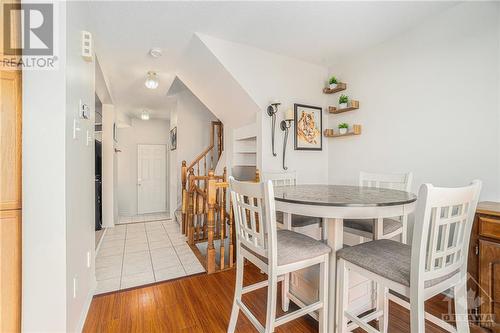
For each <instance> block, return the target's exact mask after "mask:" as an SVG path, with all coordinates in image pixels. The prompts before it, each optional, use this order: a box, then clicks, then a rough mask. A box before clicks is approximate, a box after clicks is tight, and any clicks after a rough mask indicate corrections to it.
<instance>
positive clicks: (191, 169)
mask: <svg viewBox="0 0 500 333" xmlns="http://www.w3.org/2000/svg"><path fill="white" fill-rule="evenodd" d="M223 142H224V130H223V125H222V123H221V122H212V124H211V137H210V145H209V146H208V147H207V148H206V149H205V150H204V151H203V152H202V153H201V154H199V155H198V156H197V157H196V158H195V159H194V160H193V161H192V162H191V163H189V164H188V163H187V162H186V161H182V166H181V183H182V205H181V213H182V221H181V229H182V233H183V234H184V235H186V236H187V242H188V244H189V245H190V246H191V249H192V250H193V251H194V252H195V254H196V255H197V257H198V259H200V261H201V263H202V264H203V265H204V267H205V269H206V271H207V273H208V274H211V273H215V272H218V271H222V270H226V269H230V268H232V267H233V266H234V258H235V254H234V250H235V249H234V243H235V233H234V225H233V221H234V219H233V214H232V210H231V205H230V202H229V195H228V194H229V193H228V187H229V183H228V176H227V169H226V168H224V169H223V172H222V174H221V175H216V174H215V172H214V170H215V168H216V166H217V162H218V161H219V159H220V157H221V154H222V152H223V150H224V145H223ZM256 178H257V181H259V174H258V172H257V175H256ZM202 243H206V251H204V252H205V253H202V251H200V247H202V248H204V249H205V244H202ZM201 245H203V246H201Z"/></svg>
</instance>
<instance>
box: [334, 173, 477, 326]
mask: <svg viewBox="0 0 500 333" xmlns="http://www.w3.org/2000/svg"><path fill="white" fill-rule="evenodd" d="M480 190H481V182H480V181H478V180H475V181H473V182H472V184H471V185H469V186H465V187H459V188H440V187H434V186H432V185H430V184H424V185H422V186H421V187H420V191H419V194H418V201H417V208H416V213H415V214H416V216H415V230H414V233H413V239H412V245H411V246H410V245H407V244H403V243H400V242H396V241H393V240H389V239H381V240H374V241H370V242H366V243H362V244H359V245H355V246H352V247H346V248H343V249H341V250H339V251H337V258H338V262H337V281H338V283H337V288H338V289H337V321H336V322H337V332H348V331H351V329H353V328H355V327H358V326H359V327H361V328H362V329H364V330H366V331H367V332H379V331H377V330H375V328H373V327H372V326H370V325H369V324H368V321H370V320H372V319H375V318H380V320H379V328H380V332H386V331H387V324H388V290H391V291H392V293H396V294H398V295H400V297H401V298H407V299H409V303H406V306H407V307H409V309H410V323H411V332H412V333H420V332H424V331H425V316H426V315H427V314H426V313H425V309H424V302H425V301H426V300H427V299H429V298H431V297H433V296H435V295H437V294H439V293H442V292H444V291H445V290H447V289H452V290H453V299H454V303H455V318H456V331H457V332H459V333H462V332H469V324H468V321H467V290H466V289H467V255H468V249H469V239H470V234H471V229H472V223H473V219H474V213H475V210H476V206H477V201H478V198H479V192H480ZM351 272H357V273H359V274H361V275H363V276H366V277H368V278H369V279H371V280H374V281H375V282H376V283H377V285H378V286H379V288H380V289H379V290H382V291H383V294H384V297H383V298H381V300H382V301H381V302H383V304H380V305H381V306H380V310H379V311H376V312H375V313H370V314H369V315H367V316H366V317H363V318H358V317H357V316H355V315H353V314H351V313H350V312H349V311H348V309H347V306H348V288H349V274H350V273H351ZM349 320H350V321H351V324H349V325H348V321H349ZM436 320H437V321H440V322H442V323H443V325H442V327H447V328H448V330H449V331H455V329H454V328H453V327H452V326H451V325H449V324H447V323H446V322H444V321H443V320H441V319H438V318H437V317H434V322H435V321H436Z"/></svg>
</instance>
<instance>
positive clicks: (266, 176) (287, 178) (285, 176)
mask: <svg viewBox="0 0 500 333" xmlns="http://www.w3.org/2000/svg"><path fill="white" fill-rule="evenodd" d="M262 179H263V180H264V181H266V182H267V181H268V180H270V181H272V182H273V186H290V185H297V173H296V172H295V171H287V172H264V173H263V174H262Z"/></svg>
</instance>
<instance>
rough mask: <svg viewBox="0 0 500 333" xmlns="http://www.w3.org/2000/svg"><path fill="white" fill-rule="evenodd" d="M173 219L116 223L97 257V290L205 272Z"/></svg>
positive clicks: (114, 289)
mask: <svg viewBox="0 0 500 333" xmlns="http://www.w3.org/2000/svg"><path fill="white" fill-rule="evenodd" d="M204 271H205V269H204V268H203V266H202V265H201V264H200V262H199V261H198V259H197V258H196V256H195V254H194V253H193V251H192V250H191V248H190V247H189V246H188V245H187V244H186V238H185V237H184V236H183V235H182V234H181V232H180V230H179V225H178V224H177V223H176V222H174V221H173V220H162V221H156V222H146V223H133V224H126V225H117V226H116V227H114V228H110V229H108V230H107V231H106V233H105V235H104V238H103V240H102V243H101V245H100V246H99V250H98V252H97V257H96V278H97V289H96V292H95V293H96V294H101V293H105V292H110V291H116V290H120V289H126V288H131V287H136V286H140V285H145V284H149V283H153V282H159V281H166V280H170V279H175V278H178V277H182V276H187V275H192V274H197V273H201V272H204Z"/></svg>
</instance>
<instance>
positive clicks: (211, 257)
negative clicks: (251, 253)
mask: <svg viewBox="0 0 500 333" xmlns="http://www.w3.org/2000/svg"><path fill="white" fill-rule="evenodd" d="M215 183H216V179H215V177H214V172H213V171H212V170H210V171H209V172H208V192H207V202H208V214H207V226H208V245H207V272H208V274H211V273H214V272H215V247H214V223H215V221H214V217H215V214H214V213H215V195H216V184H215Z"/></svg>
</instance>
